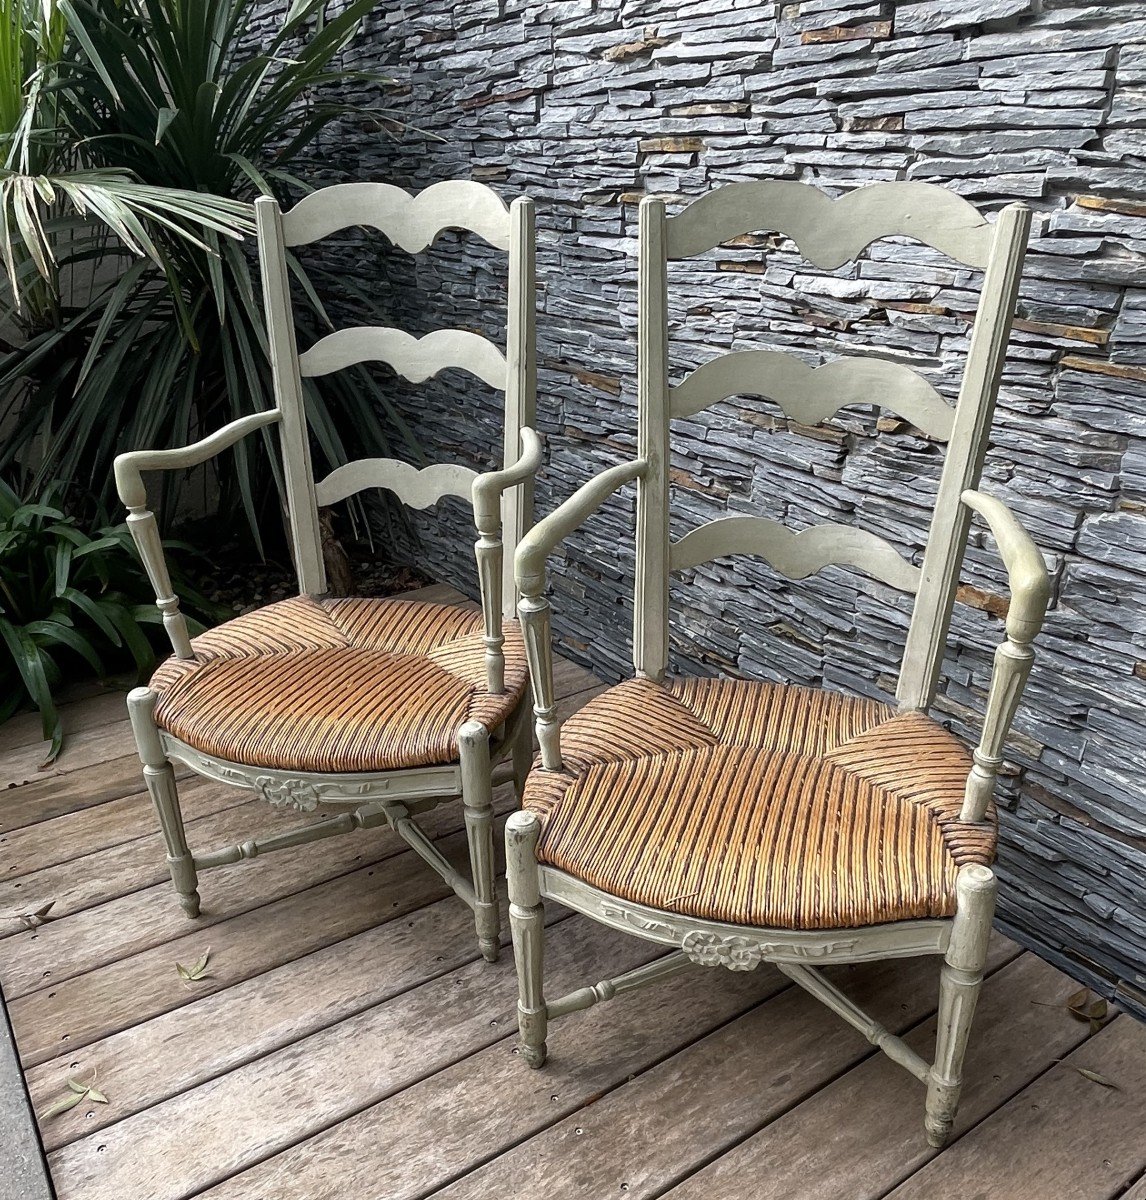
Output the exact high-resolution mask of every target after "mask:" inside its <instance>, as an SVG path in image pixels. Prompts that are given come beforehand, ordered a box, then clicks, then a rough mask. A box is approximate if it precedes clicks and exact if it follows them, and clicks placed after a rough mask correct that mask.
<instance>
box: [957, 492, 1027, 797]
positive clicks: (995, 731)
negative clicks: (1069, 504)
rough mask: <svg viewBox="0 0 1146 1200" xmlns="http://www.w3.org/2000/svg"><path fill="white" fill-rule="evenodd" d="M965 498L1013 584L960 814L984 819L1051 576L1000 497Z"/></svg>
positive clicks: (970, 494)
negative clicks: (983, 525)
mask: <svg viewBox="0 0 1146 1200" xmlns="http://www.w3.org/2000/svg"><path fill="white" fill-rule="evenodd" d="M961 499H962V501H963V503H964V504H966V505H967V507H968V508H970V509H972V510H974V511H975V512H977V513H978V514H979V515H980V516H981V517H982V518H983V519H984V520H985V521H986V522H987V525H988V527H989V528H990V530H991V533H992V534H993V535H994V537H995V541H996V542H997V543H998V546H999V554H1000V555H1001V556H1002V559H1003V563H1004V565H1005V566H1006V568H1007V575H1008V577H1009V580H1010V587H1011V603H1010V608H1009V609H1008V611H1007V640H1006V641H1005V642H1003V644H1002V645H1001V646H999V648H998V649H997V650H996V651H995V665H994V669H993V670H992V672H991V690H990V692H989V693H988V695H987V712H986V715H985V716H984V718H983V734H982V737H981V738H980V741H979V745H978V746H977V747H976V748H975V753H974V759H975V763H974V766H973V767H972V768H971V773H970V775H969V776H968V777H967V789H966V791H965V792H964V793H963V809H962V811H961V812H960V814H959V817H960V820H963V821H982V820H983V819H984V817H985V816H986V814H987V807H988V805H989V804H990V802H991V797H992V796H993V795H994V793H995V779H996V777H997V775H998V773H999V768H1000V767H1001V766H1002V765H1003V745H1004V743H1005V742H1006V739H1007V733H1008V732H1009V731H1010V728H1011V722H1012V720H1014V716H1015V712H1016V710H1017V709H1018V706H1019V699H1020V698H1021V696H1022V694H1023V688H1024V687H1025V686H1026V683H1027V677H1028V676H1029V675H1030V673H1031V666H1032V664H1033V663H1034V659H1035V653H1034V651H1033V650H1032V649H1031V646H1030V643H1031V641H1032V639H1033V638H1034V637H1035V635H1036V634H1037V633H1038V631H1039V630H1040V629H1041V628H1042V623H1043V617H1044V616H1045V615H1046V610H1047V602H1048V601H1049V600H1050V577H1049V576H1048V574H1047V569H1046V564H1045V563H1044V562H1043V556H1042V555H1041V554H1040V553H1039V549H1038V547H1037V546H1036V545H1035V544H1034V542H1033V541H1032V540H1031V537H1030V534H1028V533H1027V531H1026V530H1025V529H1024V528H1023V527H1022V525H1020V524H1019V520H1018V518H1017V517H1016V516H1015V514H1014V513H1013V512H1011V510H1010V509H1009V508H1008V507H1007V506H1006V505H1005V504H1004V503H1003V502H1002V501H1001V500H997V499H996V498H995V497H994V496H988V495H985V494H984V493H983V492H975V491H966V492H964V493H963V495H962V497H961Z"/></svg>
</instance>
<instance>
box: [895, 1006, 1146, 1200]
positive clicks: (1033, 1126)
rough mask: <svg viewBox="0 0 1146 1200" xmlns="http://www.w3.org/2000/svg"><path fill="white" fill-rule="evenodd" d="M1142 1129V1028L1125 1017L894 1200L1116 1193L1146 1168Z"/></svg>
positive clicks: (1145, 1048)
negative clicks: (1099, 1078)
mask: <svg viewBox="0 0 1146 1200" xmlns="http://www.w3.org/2000/svg"><path fill="white" fill-rule="evenodd" d="M1080 1070H1086V1071H1093V1072H1095V1073H1096V1074H1098V1075H1101V1076H1102V1078H1103V1079H1106V1080H1108V1081H1109V1082H1110V1083H1112V1084H1114V1087H1106V1086H1103V1085H1102V1084H1100V1083H1096V1082H1094V1081H1092V1080H1090V1079H1087V1078H1085V1077H1084V1076H1082V1075H1080V1074H1079V1071H1080ZM1080 1084H1083V1085H1089V1086H1085V1087H1080ZM1144 1131H1146V1026H1143V1025H1142V1024H1140V1023H1138V1022H1136V1021H1135V1020H1134V1018H1133V1017H1129V1016H1119V1017H1116V1018H1115V1019H1114V1020H1113V1021H1112V1022H1111V1023H1110V1024H1109V1025H1108V1026H1107V1027H1106V1028H1105V1029H1103V1030H1102V1031H1101V1033H1098V1034H1095V1036H1094V1037H1092V1038H1090V1039H1088V1040H1087V1041H1086V1042H1085V1043H1084V1044H1083V1045H1081V1046H1079V1047H1078V1048H1077V1049H1076V1050H1073V1051H1072V1052H1071V1053H1070V1054H1067V1055H1066V1056H1065V1057H1064V1058H1063V1059H1062V1060H1061V1061H1060V1062H1056V1063H1054V1065H1053V1066H1051V1067H1050V1069H1049V1070H1048V1071H1047V1072H1046V1074H1045V1075H1043V1076H1041V1077H1040V1078H1039V1079H1036V1080H1035V1081H1034V1082H1033V1083H1032V1084H1031V1085H1030V1086H1029V1087H1028V1088H1026V1089H1024V1090H1023V1091H1022V1092H1021V1093H1020V1094H1019V1095H1017V1096H1016V1097H1015V1098H1014V1099H1013V1100H1012V1101H1011V1102H1010V1103H1009V1104H1007V1105H1005V1106H1004V1107H1002V1108H1000V1109H999V1110H998V1111H996V1112H994V1113H992V1114H991V1115H990V1116H986V1118H985V1119H984V1120H983V1121H982V1123H981V1124H979V1125H977V1126H976V1127H975V1128H974V1129H972V1130H971V1131H970V1132H969V1133H968V1134H967V1135H966V1136H965V1137H963V1138H960V1140H959V1141H957V1142H956V1143H955V1144H954V1145H953V1146H952V1147H951V1148H950V1149H949V1150H948V1151H947V1152H946V1153H945V1154H941V1155H940V1156H939V1157H938V1158H936V1159H933V1160H932V1161H931V1162H929V1163H928V1164H927V1165H926V1166H925V1167H924V1168H923V1169H922V1170H920V1171H917V1172H916V1173H915V1174H914V1175H913V1176H912V1177H911V1178H910V1179H908V1180H907V1181H906V1182H905V1183H903V1184H901V1185H900V1186H899V1187H897V1188H896V1189H895V1191H893V1192H892V1193H890V1197H889V1200H891V1198H892V1197H893V1198H894V1200H936V1197H939V1196H956V1195H958V1196H975V1195H978V1194H984V1195H987V1194H989V1195H992V1196H1031V1197H1036V1196H1046V1197H1050V1196H1053V1197H1054V1200H1095V1198H1096V1197H1114V1196H1117V1195H1118V1193H1119V1191H1121V1190H1122V1189H1124V1188H1125V1186H1126V1184H1127V1181H1129V1180H1132V1179H1135V1178H1136V1177H1137V1176H1138V1175H1139V1174H1141V1172H1142V1170H1143V1169H1144V1168H1146V1136H1144Z"/></svg>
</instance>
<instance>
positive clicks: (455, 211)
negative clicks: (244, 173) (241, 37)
mask: <svg viewBox="0 0 1146 1200" xmlns="http://www.w3.org/2000/svg"><path fill="white" fill-rule="evenodd" d="M255 215H256V225H257V231H258V247H259V261H260V265H261V269H262V280H263V300H264V306H265V311H266V318H267V331H268V338H269V350H270V357H271V368H272V373H273V379H274V392H275V408H274V409H272V410H270V411H267V412H260V413H254V414H252V415H250V416H247V417H242V418H240V419H239V420H237V421H233V422H232V423H231V424H229V425H228V426H226V427H225V428H224V429H221V430H219V431H218V432H216V433H214V434H212V435H211V436H210V437H206V438H204V439H203V440H202V441H200V442H197V443H195V444H194V445H191V446H186V447H183V448H180V449H176V450H159V451H151V450H145V451H136V452H133V453H129V454H122V455H120V456H119V457H118V458H117V459H116V463H115V474H116V484H117V487H118V489H119V495H120V498H121V500H122V501H123V503H124V504H125V505H126V507H127V509H128V526H129V528H130V529H131V532H132V535H133V537H134V539H135V543H136V546H137V548H138V550H139V554H140V557H141V558H142V560H143V563H144V565H145V567H146V569H147V572H148V575H149V577H150V579H151V582H152V585H153V587H154V589H155V595H156V604H157V605H158V607H159V610H160V612H161V613H162V614H163V623H164V626H165V628H166V630H167V633H168V635H169V638H170V640H171V646H172V649H173V652H174V654H175V656H176V657H177V658H184V659H191V658H194V657H195V651H194V647H193V645H192V643H191V639H190V637H189V636H188V632H187V625H186V622H185V620H184V618H183V616H182V614H181V613H180V611H179V600H178V598H177V597H176V595H175V593H174V589H173V588H172V586H171V578H170V574H169V572H168V569H167V565H166V563H165V561H164V555H163V546H162V543H161V541H160V537H159V531H158V527H157V525H156V521H155V517H154V514H153V513H152V512H151V511H150V509H149V508H148V505H147V494H146V490H145V488H144V484H143V479H142V472H144V471H153V470H179V469H186V468H188V467H192V466H196V465H198V464H199V463H202V462H205V461H207V460H208V459H209V458H211V457H213V456H214V455H216V454H218V453H220V452H221V451H222V450H224V449H226V448H227V447H229V446H232V445H234V444H235V443H236V442H238V441H239V440H240V439H242V438H245V437H247V436H249V435H251V434H253V433H255V432H257V431H258V430H261V429H264V428H266V427H268V426H270V425H277V426H278V430H279V435H280V439H281V449H282V462H283V474H284V480H285V486H286V498H287V514H288V518H289V524H290V535H291V543H292V549H293V553H294V560H295V567H296V570H297V573H298V581H299V591H300V594H302V595H308V596H321V595H323V594H325V592H326V574H325V570H324V567H323V558H322V540H321V532H320V526H319V517H318V510H319V506H321V505H327V504H333V503H336V502H337V501H338V500H341V499H344V498H346V497H347V496H350V495H353V494H354V493H356V492H359V491H361V490H362V489H364V488H370V487H381V488H387V489H388V490H390V491H391V492H393V493H394V494H395V495H396V496H397V497H398V498H399V499H400V500H401V501H403V502H404V503H406V504H408V505H411V506H413V507H417V508H425V507H427V506H429V505H431V504H434V503H436V502H437V501H438V500H439V499H441V498H442V497H443V496H460V497H462V498H464V499H467V500H470V501H471V502H472V504H473V509H474V521H475V525H476V527H477V532H478V539H477V542H476V545H475V555H476V560H477V570H478V580H479V585H480V591H481V599H482V614H483V627H484V642H485V659H486V673H487V683H488V687H489V689H490V690H491V691H493V692H503V691H504V690H505V660H504V654H503V645H504V634H503V630H502V623H503V620H505V619H507V618H509V617H512V616H513V611H514V605H515V600H516V592H515V589H514V582H513V554H514V551H515V549H516V548H517V546H518V544H519V542H520V541H521V539H522V537H523V536H524V534H525V532H526V531H527V530H528V528H529V525H530V521H531V514H532V485H533V476H534V474H535V472H536V471H537V469H538V467H539V466H540V464H541V442H540V440H539V438H538V436H537V434H536V432H535V431H534V429H533V426H534V423H535V420H536V394H537V366H536V344H535V343H536V336H535V324H534V307H535V296H536V267H535V231H534V215H533V204H532V201H530V200H529V199H527V198H525V197H520V198H518V199H516V200H514V201H513V202H512V204H510V205H508V206H507V205H506V204H505V202H504V201H503V200H502V199H501V198H500V197H499V196H498V195H497V193H496V192H494V191H492V190H491V189H490V188H488V187H485V186H484V185H483V184H480V183H474V182H468V181H456V182H445V183H439V184H435V185H434V186H433V187H430V188H427V189H426V190H425V191H423V192H421V193H419V194H418V195H416V196H411V195H410V194H409V193H407V192H405V191H403V190H402V189H401V188H396V187H392V186H390V185H388V184H382V183H352V184H339V185H336V186H333V187H329V188H324V189H322V190H320V191H316V192H312V193H311V194H309V195H308V196H306V197H305V198H304V199H303V200H301V201H300V202H299V203H298V204H297V205H295V207H294V208H292V209H291V210H290V211H289V212H286V213H283V212H282V211H281V210H280V208H279V206H278V204H277V202H276V201H275V200H273V199H271V198H270V197H262V198H260V199H259V200H257V201H256V202H255ZM356 225H365V226H371V227H373V228H375V229H378V230H379V231H381V232H382V233H384V234H386V235H387V236H388V237H389V238H390V240H391V241H392V242H393V243H394V244H396V245H398V246H400V247H401V248H402V249H404V250H406V251H408V252H410V253H417V252H418V251H420V250H423V249H425V248H426V247H427V246H428V245H430V244H431V243H432V242H433V240H434V238H435V237H436V236H437V235H438V233H440V232H441V231H442V230H443V229H447V228H454V229H464V230H469V231H470V232H473V233H475V234H477V235H478V236H480V237H482V238H484V239H485V240H486V241H487V242H489V243H490V244H491V245H493V246H495V247H496V248H497V249H500V250H504V251H506V252H507V253H508V256H509V275H508V281H509V282H508V313H507V320H506V350H505V352H504V353H503V352H502V351H501V350H500V349H499V348H498V347H497V346H495V345H494V343H493V342H491V341H488V340H487V339H485V338H483V337H480V336H479V335H477V334H475V333H470V332H466V331H463V330H448V329H447V330H438V331H435V332H433V333H430V334H427V335H426V336H425V337H423V338H421V339H416V338H414V337H411V336H410V335H409V334H407V333H404V332H403V331H401V330H397V329H378V328H366V327H362V328H352V329H341V330H338V331H336V332H333V333H330V334H328V335H327V336H326V337H324V338H321V339H320V340H319V341H318V342H317V343H316V344H315V345H314V346H311V347H310V348H308V349H307V350H306V351H305V352H304V353H302V354H300V353H299V351H298V347H297V345H296V342H295V329H294V321H293V317H292V313H291V301H290V286H289V273H288V266H287V256H286V252H287V249H288V248H290V247H295V246H300V245H304V244H308V243H311V242H314V241H317V240H319V239H320V238H323V237H326V236H328V235H329V234H331V233H334V232H336V231H337V230H340V229H343V228H346V227H348V226H356ZM365 361H377V362H385V363H387V364H389V365H390V366H391V367H393V368H394V370H396V371H397V372H399V373H400V374H402V375H403V376H405V377H406V378H407V379H410V380H412V381H414V382H420V381H422V380H424V379H427V378H429V377H430V376H432V375H434V374H436V373H437V372H438V371H440V370H444V369H445V368H447V367H458V368H462V369H464V370H467V371H469V372H470V373H471V374H473V375H475V376H477V377H478V378H480V379H482V380H483V381H484V382H486V383H487V384H490V385H491V386H493V387H496V388H498V389H499V390H501V391H503V392H504V393H505V410H504V411H505V418H504V438H503V447H502V466H501V468H500V469H498V470H494V471H489V472H486V473H484V474H480V475H479V474H478V473H477V472H475V471H472V470H470V469H469V468H467V467H463V466H458V465H454V464H437V465H434V466H429V467H425V468H423V469H422V470H417V469H415V468H414V467H412V466H410V465H409V464H408V463H404V462H401V461H399V460H396V459H377V458H375V459H360V460H358V461H356V462H351V463H347V464H345V465H343V466H340V467H338V468H337V469H336V470H334V471H333V472H331V474H329V475H328V476H327V477H326V478H325V479H321V480H316V479H315V478H314V472H313V469H312V465H311V459H310V446H309V439H308V433H307V420H306V411H305V404H304V394H303V385H302V380H303V378H305V377H308V376H316V375H323V374H326V373H328V372H330V371H335V370H339V369H342V368H343V367H347V366H350V365H352V364H354V363H359V362H365ZM157 701H158V695H157V694H156V692H155V691H153V690H152V689H150V688H137V689H135V690H134V691H133V692H131V694H130V695H129V696H128V709H129V713H130V716H131V723H132V728H133V730H134V733H135V738H136V743H137V745H138V748H139V756H140V759H141V761H142V763H143V773H144V778H145V781H146V784H147V788H148V791H149V792H150V794H151V798H152V800H153V802H154V804H155V808H156V812H157V813H158V816H159V822H160V825H161V826H162V829H163V835H164V839H165V841H166V845H167V861H168V865H169V867H170V870H171V876H172V880H173V881H174V884H175V888H176V891H177V892H178V893H179V898H180V902H181V904H182V906H183V909H184V911H185V912H186V913H187V915H188V916H190V917H195V916H197V915H198V913H199V907H200V899H199V891H198V876H199V872H201V871H203V870H206V869H208V868H211V867H218V866H224V865H227V864H229V863H234V862H239V861H241V860H242V859H249V858H254V857H256V856H258V855H262V854H267V853H269V852H271V851H274V850H280V849H285V848H287V847H289V846H297V845H300V844H303V843H307V842H313V841H317V840H319V839H322V838H327V837H331V836H334V835H336V834H341V833H348V832H351V831H353V830H355V829H368V828H371V827H373V826H376V825H380V824H385V825H388V826H389V827H390V828H391V829H393V830H394V831H395V832H396V833H397V834H398V835H399V836H400V837H401V838H402V839H403V840H404V841H405V842H406V843H407V844H408V845H409V846H410V847H411V849H412V850H413V851H414V852H415V853H416V854H418V855H419V856H420V857H421V858H422V859H424V860H425V861H426V862H427V863H428V864H429V865H430V866H431V867H432V868H433V869H434V870H435V871H436V872H437V873H438V874H439V875H440V876H441V877H442V879H444V880H445V881H446V883H448V884H449V885H450V887H451V888H452V889H453V890H454V891H455V892H456V893H457V895H458V896H459V897H460V898H461V899H462V900H463V901H465V903H466V904H468V905H469V906H470V908H471V909H473V911H474V916H475V923H476V927H477V935H478V943H479V946H480V948H481V951H482V954H483V955H484V956H485V957H486V958H487V959H489V960H491V961H492V960H493V959H495V958H496V957H497V954H498V945H499V929H498V924H499V920H498V908H497V900H496V896H495V893H494V854H493V809H492V805H493V787H494V785H495V784H496V783H498V782H501V781H502V780H503V779H506V778H512V779H513V781H514V783H515V785H516V787H517V789H518V793H519V794H520V790H521V787H522V785H523V783H524V778H525V772H526V771H527V770H528V766H529V758H530V754H531V746H532V738H531V731H530V726H529V704H528V700H523V701H522V703H521V704H519V705H518V706H517V707H516V708H515V710H514V712H513V713H512V714H511V716H510V717H509V718H508V719H507V720H506V721H505V723H504V724H503V725H502V726H500V727H499V728H497V729H486V728H485V726H483V725H482V724H481V723H480V722H477V721H467V722H466V723H465V724H463V725H462V726H461V728H460V729H459V730H458V736H457V741H458V747H459V758H458V761H457V762H456V763H452V764H447V765H443V766H434V767H423V768H415V769H410V770H400V771H386V772H373V773H357V774H347V775H330V774H306V773H301V772H297V771H276V770H269V769H265V768H259V767H252V766H250V765H247V764H244V763H237V762H228V761H225V760H223V759H219V758H217V757H214V756H212V755H209V754H204V753H203V752H202V751H200V750H197V749H196V748H194V747H193V746H189V745H187V744H186V743H184V742H182V741H180V740H179V739H178V738H176V737H174V736H172V735H171V734H170V733H168V732H167V731H165V730H163V729H161V728H160V727H159V726H158V725H157V724H156V721H155V707H156V703H157ZM172 760H177V761H180V762H183V763H185V764H186V765H187V766H189V767H191V769H192V770H194V771H195V772H197V773H198V774H200V775H204V776H206V777H207V778H209V779H215V780H218V781H220V782H224V783H229V784H232V785H234V786H236V787H242V788H248V789H251V790H253V791H255V792H256V793H257V794H259V795H260V796H262V797H263V798H264V799H266V800H267V801H269V802H270V803H271V804H272V805H275V806H277V807H288V808H294V809H297V810H298V811H300V812H311V811H313V810H314V809H316V808H318V807H320V806H322V807H328V806H346V807H348V808H350V811H348V812H343V813H340V814H338V815H335V816H330V817H326V818H324V819H322V820H319V821H316V822H311V823H310V824H307V825H304V826H301V827H300V828H297V829H292V830H289V831H287V832H284V833H276V834H272V835H270V836H267V837H256V838H251V839H248V840H247V841H244V842H242V843H240V844H238V845H235V846H228V847H224V848H222V849H218V850H213V851H207V852H192V850H191V849H190V847H189V846H188V844H187V837H186V833H185V830H184V826H183V818H182V813H181V811H180V807H179V795H178V791H177V788H176V784H175V774H174V770H173V769H172V765H171V764H172ZM457 798H460V799H461V801H462V805H463V812H464V817H465V824H466V831H467V836H468V842H469V850H470V865H471V873H472V877H471V879H467V878H465V876H464V875H462V874H461V873H460V872H458V871H457V870H456V869H455V868H454V867H453V865H452V864H451V863H449V862H448V861H447V860H446V859H445V858H444V857H443V856H442V855H441V853H440V852H439V851H438V850H437V848H436V847H435V846H434V845H433V843H432V842H431V841H430V840H429V839H428V838H427V837H426V836H425V834H424V833H423V832H422V831H421V829H420V828H419V827H418V825H417V824H416V823H415V821H414V820H413V818H414V816H415V815H416V814H417V813H419V812H424V811H426V810H427V809H429V808H432V807H434V806H436V805H437V804H439V803H441V802H443V801H445V800H449V799H457Z"/></svg>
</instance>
